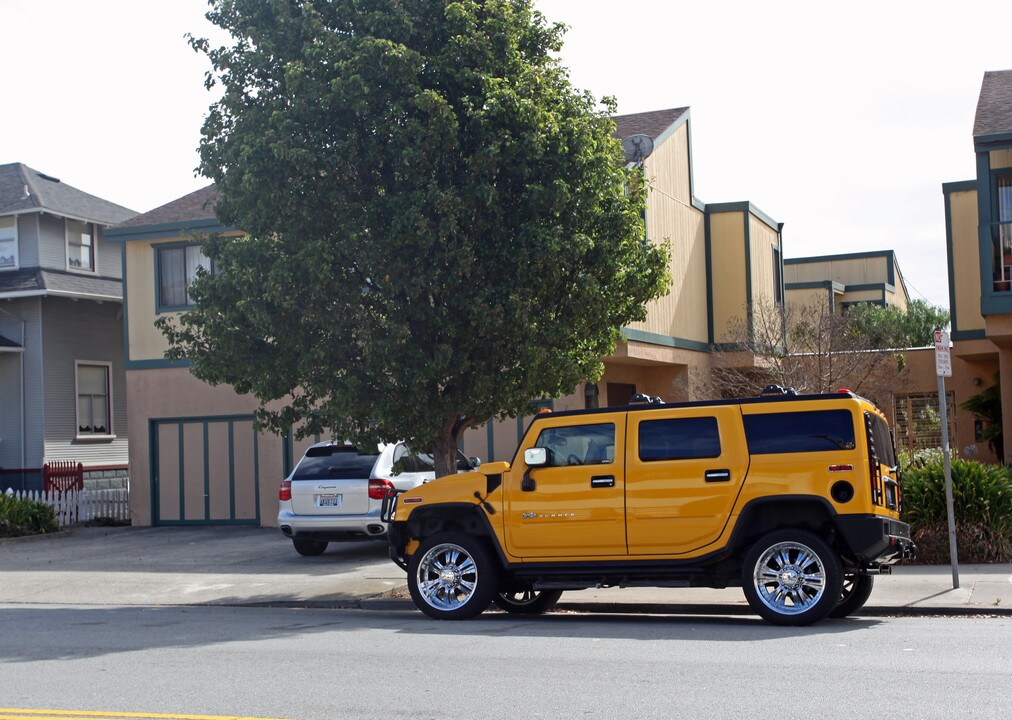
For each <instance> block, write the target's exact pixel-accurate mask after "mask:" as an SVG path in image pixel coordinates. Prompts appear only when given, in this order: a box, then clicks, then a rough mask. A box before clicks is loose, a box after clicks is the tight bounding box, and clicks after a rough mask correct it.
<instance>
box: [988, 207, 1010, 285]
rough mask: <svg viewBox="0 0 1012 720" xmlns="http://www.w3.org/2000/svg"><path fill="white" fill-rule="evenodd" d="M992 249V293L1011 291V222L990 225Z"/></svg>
mask: <svg viewBox="0 0 1012 720" xmlns="http://www.w3.org/2000/svg"><path fill="white" fill-rule="evenodd" d="M991 244H992V246H993V248H994V291H995V292H1010V291H1012V222H1005V223H991Z"/></svg>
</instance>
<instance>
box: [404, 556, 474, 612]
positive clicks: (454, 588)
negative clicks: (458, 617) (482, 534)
mask: <svg viewBox="0 0 1012 720" xmlns="http://www.w3.org/2000/svg"><path fill="white" fill-rule="evenodd" d="M415 580H416V582H417V585H418V592H419V593H420V594H421V596H422V599H423V600H425V602H426V603H428V604H429V605H431V606H432V607H434V608H436V609H437V610H456V609H457V608H459V607H463V606H464V605H466V604H467V601H468V600H470V599H471V597H472V596H473V595H474V589H475V587H477V584H478V567H477V565H475V563H474V558H473V557H471V555H470V554H469V553H468V552H467V551H466V550H465V549H464V548H462V547H461V546H460V545H455V544H454V543H443V544H441V545H436V546H435V547H433V548H431V549H430V550H429V551H428V552H427V553H425V555H424V556H422V559H421V562H419V563H418V570H417V573H416V576H415Z"/></svg>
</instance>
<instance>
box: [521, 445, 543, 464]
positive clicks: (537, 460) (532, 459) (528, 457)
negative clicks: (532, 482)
mask: <svg viewBox="0 0 1012 720" xmlns="http://www.w3.org/2000/svg"><path fill="white" fill-rule="evenodd" d="M524 463H526V464H527V466H528V467H541V466H542V465H547V464H548V448H540V447H536V448H530V449H528V450H524Z"/></svg>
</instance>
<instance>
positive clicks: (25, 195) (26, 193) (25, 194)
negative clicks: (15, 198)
mask: <svg viewBox="0 0 1012 720" xmlns="http://www.w3.org/2000/svg"><path fill="white" fill-rule="evenodd" d="M31 196H32V194H31V192H29V190H28V183H25V189H24V190H23V191H22V195H21V199H22V200H27V199H28V198H30V197H31Z"/></svg>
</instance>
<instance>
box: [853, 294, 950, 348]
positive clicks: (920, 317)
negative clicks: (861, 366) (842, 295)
mask: <svg viewBox="0 0 1012 720" xmlns="http://www.w3.org/2000/svg"><path fill="white" fill-rule="evenodd" d="M847 315H848V317H850V319H851V321H852V322H853V323H854V327H855V329H856V331H857V332H858V333H860V334H862V335H864V336H865V337H867V338H868V340H869V342H870V344H871V346H872V347H876V348H908V347H924V346H925V345H931V344H932V342H933V341H934V332H935V330H941V329H942V328H944V327H946V326H947V325H948V324H949V311H948V310H946V309H945V308H940V307H936V306H934V305H931V304H929V303H927V302H925V301H924V300H912V301H911V302H910V304H909V305H907V309H906V311H904V310H902V309H900V308H898V307H896V306H895V305H890V306H888V307H882V306H880V305H872V304H871V303H861V304H859V305H854V306H852V307H851V308H850V309H849V310H848V311H847Z"/></svg>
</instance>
